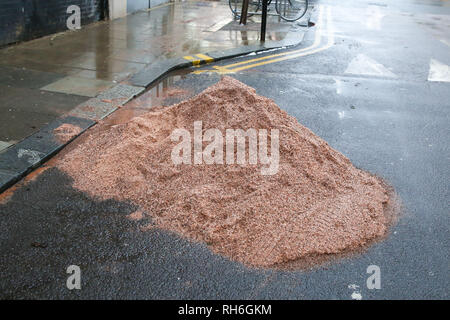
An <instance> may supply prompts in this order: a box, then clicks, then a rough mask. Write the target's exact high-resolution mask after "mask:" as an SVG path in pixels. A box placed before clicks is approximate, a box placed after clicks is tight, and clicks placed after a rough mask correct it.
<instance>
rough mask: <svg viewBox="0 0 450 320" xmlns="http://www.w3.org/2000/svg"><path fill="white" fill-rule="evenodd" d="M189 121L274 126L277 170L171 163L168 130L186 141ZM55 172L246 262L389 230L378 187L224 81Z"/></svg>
mask: <svg viewBox="0 0 450 320" xmlns="http://www.w3.org/2000/svg"><path fill="white" fill-rule="evenodd" d="M195 121H202V122H203V131H205V130H207V129H209V128H217V129H219V130H220V131H221V132H225V130H226V129H230V128H232V129H237V128H240V129H243V130H247V129H250V128H254V129H257V130H258V129H267V130H268V132H269V133H270V132H271V131H270V130H271V129H278V130H279V144H280V146H279V154H280V163H279V170H278V172H277V173H276V174H274V175H262V174H261V170H260V168H261V165H260V164H257V165H250V164H246V165H238V164H235V165H227V164H223V165H220V164H213V165H208V164H200V165H194V164H192V165H188V164H181V165H175V164H173V162H172V159H171V152H172V149H173V147H174V146H175V145H177V144H178V142H172V140H171V138H170V136H171V133H172V131H173V130H174V129H178V128H184V129H186V130H188V131H190V132H191V134H192V135H193V127H194V125H193V123H194V122H195ZM269 146H270V144H269ZM269 151H270V148H269ZM58 167H59V168H60V169H61V170H63V171H64V172H66V173H67V174H68V175H69V176H71V177H72V178H73V186H74V187H75V188H77V189H79V190H81V191H83V192H86V193H88V194H89V195H91V196H94V197H96V198H100V199H110V198H112V199H116V200H119V201H131V202H133V203H135V204H136V205H138V206H139V207H140V208H141V209H140V211H141V212H143V214H144V215H148V216H150V217H151V219H152V221H153V223H154V224H155V226H156V227H159V228H162V229H166V230H169V231H173V232H175V233H177V234H179V235H181V236H184V237H187V238H189V239H192V240H195V241H201V242H204V243H206V244H207V245H208V246H209V247H210V248H211V249H212V250H213V251H214V252H216V253H219V254H222V255H225V256H227V257H229V258H230V259H232V260H235V261H239V262H242V263H244V264H246V265H249V266H258V267H269V266H274V265H278V264H282V263H285V262H290V261H294V260H298V259H301V258H305V257H308V256H312V255H327V254H336V253H342V252H348V251H349V250H354V249H359V248H361V247H362V246H365V245H366V244H368V243H370V242H371V241H373V240H374V239H378V238H380V237H382V236H383V235H385V234H386V232H387V228H388V224H389V221H388V220H389V219H388V218H387V215H386V214H385V209H386V207H387V206H388V204H389V202H390V201H391V200H390V197H389V192H388V190H387V189H386V187H385V186H384V184H383V183H382V181H380V180H379V179H378V178H377V177H375V176H373V175H371V174H369V173H367V172H365V171H362V170H359V169H357V168H355V167H354V166H353V165H352V163H351V162H350V161H349V159H347V158H346V157H345V156H344V155H342V154H341V153H339V152H338V151H336V150H334V149H333V148H331V147H330V146H329V145H328V144H327V143H326V142H325V141H324V140H322V139H321V138H319V137H318V136H316V135H315V134H314V133H313V132H311V131H310V130H309V129H307V128H306V127H304V126H302V125H301V124H299V123H298V122H297V120H296V119H295V118H293V117H291V116H289V115H288V114H287V113H286V112H284V111H283V110H281V109H280V108H279V107H278V106H277V105H276V104H275V103H274V101H273V100H271V99H268V98H265V97H262V96H259V95H257V94H256V91H255V90H254V89H253V88H251V87H248V86H247V85H245V84H243V83H241V82H239V81H238V80H235V79H233V78H231V77H224V78H222V80H221V81H220V82H218V83H217V84H215V85H213V86H211V87H209V88H207V89H206V90H204V91H203V92H201V93H200V94H199V95H197V96H195V97H193V98H191V99H188V100H186V101H183V102H181V103H178V104H175V105H172V106H168V107H159V108H156V109H152V111H150V112H148V113H145V114H143V115H141V116H138V117H135V118H133V119H131V120H130V121H128V122H127V123H124V124H118V125H114V126H112V127H110V128H108V129H107V130H105V131H99V132H93V133H92V134H91V135H90V136H88V137H87V139H86V140H85V142H83V143H82V144H80V145H78V146H77V147H76V148H74V149H73V150H72V151H70V152H69V153H68V154H66V155H65V156H64V158H63V159H61V161H59V162H58ZM136 216H142V214H139V215H136Z"/></svg>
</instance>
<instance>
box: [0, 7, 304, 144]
mask: <svg viewBox="0 0 450 320" xmlns="http://www.w3.org/2000/svg"><path fill="white" fill-rule="evenodd" d="M275 20H277V19H273V20H271V21H269V26H268V37H267V38H268V40H269V41H267V44H266V45H267V46H269V45H271V46H277V45H278V46H280V45H284V44H285V43H286V41H290V42H288V43H287V44H288V45H289V44H295V43H296V41H297V42H298V39H300V40H301V37H300V35H301V34H302V32H301V29H302V28H300V27H296V28H295V30H294V31H295V32H293V31H292V24H287V23H283V22H281V23H278V21H275ZM257 25H258V23H257V22H254V21H253V20H251V21H250V22H249V25H248V26H247V27H246V28H242V27H239V26H238V25H237V23H236V22H233V20H232V15H231V12H230V9H229V7H228V3H227V2H226V1H222V2H217V1H197V2H177V3H169V4H166V5H162V6H160V7H156V8H154V9H151V10H148V11H141V12H138V13H136V14H133V15H130V16H128V17H125V18H122V19H117V20H113V21H109V22H101V23H96V24H93V25H88V26H86V27H85V28H83V29H82V30H80V31H77V32H66V33H61V34H57V35H54V36H48V37H45V38H41V39H37V40H34V41H30V42H26V43H23V44H19V45H15V46H12V47H9V48H6V49H3V50H1V51H0V74H1V75H0V118H1V119H2V126H1V129H0V148H4V147H6V146H8V145H10V144H14V143H16V142H18V141H20V140H22V139H24V138H25V137H27V136H29V135H30V134H32V133H34V132H36V131H37V130H38V129H39V128H41V127H42V126H44V125H45V124H47V123H49V122H50V121H51V120H53V119H56V118H57V117H59V116H61V115H63V114H66V113H67V112H69V111H70V110H72V109H73V108H75V107H76V106H77V105H79V104H81V103H83V102H85V101H87V100H88V99H90V98H92V97H96V96H97V95H98V94H100V93H101V92H103V91H104V90H106V89H109V88H111V87H113V86H115V85H116V84H117V83H126V82H127V79H129V78H130V77H131V76H132V75H134V74H136V73H138V72H139V71H141V70H144V69H145V68H148V66H149V65H153V67H155V64H156V66H157V67H158V66H160V68H164V67H165V66H164V64H163V62H165V61H166V60H168V59H174V58H181V59H183V57H184V56H192V55H195V54H197V53H206V52H221V51H222V50H229V49H234V48H242V47H245V46H249V47H252V48H253V47H254V46H259V41H258V38H259V31H258V29H257V28H255V26H257ZM292 36H294V38H295V39H294V40H293V41H291V40H289V39H288V38H289V37H291V38H292ZM298 37H300V38H298ZM196 58H197V57H196V56H194V57H193V59H196ZM184 61H186V62H189V59H187V60H186V59H185V60H184ZM140 85H142V81H141V82H140ZM0 150H1V149H0Z"/></svg>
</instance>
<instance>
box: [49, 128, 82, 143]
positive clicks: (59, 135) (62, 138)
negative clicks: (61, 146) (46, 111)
mask: <svg viewBox="0 0 450 320" xmlns="http://www.w3.org/2000/svg"><path fill="white" fill-rule="evenodd" d="M81 131H82V129H81V128H80V127H78V126H74V125H73V124H69V123H64V124H62V125H60V126H59V127H58V128H56V129H54V130H53V134H54V135H55V137H56V139H57V140H58V141H59V142H60V143H66V142H68V141H70V140H72V138H74V137H76V136H77V135H79V134H80V132H81Z"/></svg>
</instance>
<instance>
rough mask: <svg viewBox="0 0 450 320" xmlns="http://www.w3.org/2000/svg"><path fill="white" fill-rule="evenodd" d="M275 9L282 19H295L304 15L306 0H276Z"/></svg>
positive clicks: (306, 5)
mask: <svg viewBox="0 0 450 320" xmlns="http://www.w3.org/2000/svg"><path fill="white" fill-rule="evenodd" d="M275 9H276V10H277V13H278V14H279V15H280V17H281V18H282V19H283V20H286V21H296V20H298V19H300V18H301V17H303V16H304V15H305V13H306V10H307V9H308V0H277V1H276V3H275Z"/></svg>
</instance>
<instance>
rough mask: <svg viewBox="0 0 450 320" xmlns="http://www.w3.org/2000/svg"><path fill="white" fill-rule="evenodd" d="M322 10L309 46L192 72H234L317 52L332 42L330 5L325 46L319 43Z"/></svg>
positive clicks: (327, 9) (321, 8) (322, 9)
mask: <svg viewBox="0 0 450 320" xmlns="http://www.w3.org/2000/svg"><path fill="white" fill-rule="evenodd" d="M323 11H324V8H323V6H322V5H321V6H320V7H319V18H318V23H317V24H316V26H317V30H316V33H315V36H314V43H313V44H312V45H311V46H309V47H306V48H302V49H298V50H292V51H287V52H281V53H277V54H272V55H268V56H264V57H261V58H255V59H250V60H246V61H241V62H237V63H233V64H229V65H225V66H214V67H213V68H214V69H215V70H211V69H210V70H198V71H195V72H194V74H199V73H204V72H217V73H220V74H225V73H234V72H238V71H241V70H246V69H250V68H254V67H258V66H262V65H266V64H270V63H275V62H280V61H284V60H288V59H294V58H298V57H301V56H306V55H310V54H313V53H317V52H320V51H323V50H326V49H329V48H330V47H331V46H333V44H334V33H333V30H332V18H331V8H330V7H327V8H326V11H327V13H326V15H327V19H326V20H327V38H328V39H327V40H328V41H327V43H326V45H325V46H322V47H321V46H320V45H321V42H322V29H323V26H322V23H323ZM274 58H275V59H274ZM269 59H270V60H269ZM264 60H267V61H264ZM252 62H255V63H252Z"/></svg>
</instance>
